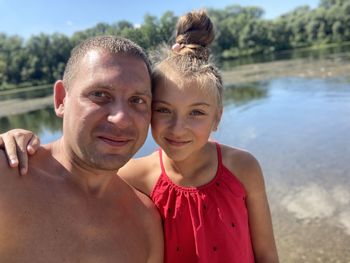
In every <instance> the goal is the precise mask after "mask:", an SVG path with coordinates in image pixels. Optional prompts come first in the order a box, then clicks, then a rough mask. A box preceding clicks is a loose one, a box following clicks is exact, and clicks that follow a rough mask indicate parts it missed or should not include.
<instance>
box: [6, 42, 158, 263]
mask: <svg viewBox="0 0 350 263" xmlns="http://www.w3.org/2000/svg"><path fill="white" fill-rule="evenodd" d="M54 103H55V112H56V115H57V116H58V117H62V118H63V136H62V137H61V138H60V139H59V140H57V141H55V142H53V143H50V144H47V145H44V146H43V147H41V148H40V149H39V150H38V151H37V154H35V155H34V156H33V157H32V158H30V161H29V162H30V165H29V170H28V174H29V176H19V172H18V171H17V169H11V168H9V167H7V166H6V165H1V168H0V173H1V174H2V175H5V174H7V175H10V176H0V262H4V263H5V262H6V263H10V262H11V263H12V262H18V263H19V262H20V263H22V262H26V263H27V262H28V263H31V262H35V263H41V262H43V263H48V262H50V263H51V262H52V263H54V262H57V263H63V262H69V263H75V262H84V263H90V262H91V263H99V262H101V263H108V262H132V263H137V262H142V263H144V262H152V263H153V262H162V259H163V236H162V235H163V234H162V227H161V222H160V218H159V215H158V213H157V211H156V209H155V208H154V205H153V203H152V202H151V201H150V200H149V199H148V198H147V197H146V196H144V195H143V194H141V193H139V192H137V191H136V190H134V189H133V188H132V187H131V186H129V185H128V184H127V183H126V182H125V181H123V180H122V179H121V178H120V177H118V176H117V175H116V171H117V170H118V169H119V168H120V167H122V166H123V165H124V164H125V163H126V162H127V161H128V160H129V159H130V158H131V157H132V156H133V155H134V154H135V153H136V151H137V150H138V149H139V148H140V147H141V146H142V144H143V143H144V141H145V139H146V136H147V131H148V126H149V122H150V118H151V79H150V65H149V62H148V59H147V57H146V55H145V54H144V53H143V51H142V50H141V49H140V48H139V47H138V46H137V45H135V44H134V43H133V42H131V41H128V40H125V39H121V38H116V37H96V38H92V39H88V40H87V41H85V42H83V43H82V44H81V45H79V46H78V47H77V48H75V49H74V50H73V52H72V56H71V57H70V59H69V61H68V64H67V67H66V70H65V73H64V77H63V81H62V80H59V81H57V82H56V83H55V85H54ZM5 159H6V157H5V154H4V153H3V151H0V163H3V164H4V163H5ZM11 175H12V176H11Z"/></svg>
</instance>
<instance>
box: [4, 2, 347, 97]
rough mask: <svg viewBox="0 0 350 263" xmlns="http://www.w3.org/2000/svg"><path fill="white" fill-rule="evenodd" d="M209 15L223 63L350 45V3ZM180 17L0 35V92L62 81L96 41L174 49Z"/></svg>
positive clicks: (240, 9) (236, 9)
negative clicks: (73, 60)
mask: <svg viewBox="0 0 350 263" xmlns="http://www.w3.org/2000/svg"><path fill="white" fill-rule="evenodd" d="M208 13H209V15H210V17H211V18H212V19H213V22H214V25H215V27H216V39H215V41H214V43H213V45H212V51H213V53H214V55H215V56H216V57H218V58H220V59H232V58H237V57H240V56H248V55H252V54H259V53H260V54H261V53H271V52H276V51H281V50H290V49H296V48H301V47H310V46H315V45H325V44H330V43H343V42H346V41H350V1H349V0H320V4H319V6H318V7H317V8H315V9H311V8H310V7H309V6H301V7H298V8H296V9H294V10H292V11H290V12H288V13H286V14H283V15H281V16H280V17H278V18H276V19H273V20H268V19H264V18H263V15H264V10H263V9H262V8H260V7H243V6H239V5H230V6H227V7H226V8H224V9H213V8H209V9H208ZM177 18H178V17H177V16H175V15H174V13H173V12H171V11H168V12H165V13H164V14H163V15H162V16H161V17H160V18H157V17H155V16H152V15H148V14H147V15H145V17H144V22H143V24H141V25H140V26H135V25H133V24H132V23H130V22H128V21H126V20H122V21H118V22H116V23H113V24H106V23H99V24H97V25H96V26H94V27H93V28H89V29H87V30H84V31H79V32H76V33H74V34H73V35H72V36H70V37H68V36H66V35H64V34H58V33H55V34H50V35H49V34H43V33H41V34H39V35H34V36H31V37H30V38H29V39H28V40H24V39H23V38H21V37H20V36H17V35H14V36H9V35H6V34H4V33H0V90H4V89H10V88H18V87H25V86H32V85H41V84H47V83H52V82H53V81H54V80H56V79H59V78H61V77H62V74H63V70H64V66H65V63H66V61H67V58H68V57H69V54H70V51H71V49H72V48H73V47H74V46H75V45H76V44H78V43H79V42H81V41H83V40H84V39H86V38H88V37H91V36H96V35H104V34H111V35H118V36H122V37H126V38H129V39H131V40H133V41H135V42H136V43H138V44H139V45H140V46H142V47H143V48H144V49H146V50H147V51H151V50H153V49H155V48H157V46H158V45H159V44H161V43H163V42H166V43H168V44H172V43H173V41H174V28H175V24H176V21H177Z"/></svg>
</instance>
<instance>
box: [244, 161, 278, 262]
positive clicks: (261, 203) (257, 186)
mask: <svg viewBox="0 0 350 263" xmlns="http://www.w3.org/2000/svg"><path fill="white" fill-rule="evenodd" d="M246 161H247V165H246V167H247V168H246V171H245V172H246V175H245V177H246V180H245V181H244V185H245V188H246V191H247V199H246V202H247V208H248V216H249V227H250V233H251V238H252V243H253V249H254V256H255V261H256V262H257V263H260V262H270V263H273V262H279V261H278V254H277V249H276V244H275V239H274V235H273V227H272V219H271V214H270V208H269V203H268V199H267V195H266V190H265V182H264V178H263V175H262V171H261V168H260V165H259V163H258V161H257V160H256V159H255V158H254V157H253V156H250V157H247V160H246Z"/></svg>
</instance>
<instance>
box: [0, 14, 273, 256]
mask: <svg viewBox="0 0 350 263" xmlns="http://www.w3.org/2000/svg"><path fill="white" fill-rule="evenodd" d="M213 39H214V31H213V25H212V22H211V21H210V19H209V17H208V16H207V14H206V12H204V11H194V12H191V13H188V14H186V15H184V16H182V17H180V19H179V21H178V24H177V36H176V43H175V45H173V47H172V49H170V50H163V52H161V54H162V55H163V58H162V59H160V60H158V61H160V62H159V63H157V64H156V65H155V69H154V90H153V105H152V122H151V126H152V135H153V138H154V140H155V141H156V142H157V143H158V145H159V146H160V149H159V150H158V151H156V152H154V153H153V154H151V155H149V156H146V157H143V158H139V159H134V160H131V161H129V162H128V163H127V164H126V165H125V166H124V167H123V168H122V169H121V170H119V171H118V174H119V176H121V177H122V178H124V179H125V180H126V181H127V182H129V183H130V184H131V185H133V186H134V187H135V188H137V189H138V190H140V191H141V192H143V193H145V194H146V195H148V196H149V197H150V198H151V199H152V200H153V202H154V203H155V204H156V206H157V207H158V210H159V213H160V214H161V216H162V219H163V223H164V234H165V262H191V263H192V262H210V263H212V262H240V263H242V262H254V261H255V262H278V256H277V251H276V246H275V241H274V237H273V231H272V223H271V216H270V212H269V206H268V201H267V197H266V192H265V186H264V180H263V176H262V172H261V169H260V166H259V164H258V162H257V160H256V159H255V158H254V157H253V156H252V155H251V154H250V153H248V152H246V151H243V150H240V149H236V148H232V147H229V146H225V145H221V144H219V143H216V142H212V141H210V140H209V136H210V134H211V132H212V131H215V130H216V129H217V127H218V124H219V121H220V118H221V115H222V110H223V105H222V90H223V84H222V80H221V76H220V74H219V72H218V70H217V69H216V67H215V66H214V65H212V64H211V63H210V62H209V61H208V57H209V50H208V45H209V44H210V43H211V42H212V41H213ZM19 133H21V132H19ZM11 134H12V135H11ZM15 135H16V132H12V133H8V135H7V136H8V137H7V138H6V141H9V140H14V139H15V138H16V137H17V144H18V145H19V147H20V148H25V147H26V146H25V145H27V142H28V141H29V140H30V142H29V146H28V149H29V150H30V153H31V154H32V153H33V152H34V151H35V150H36V148H37V147H38V144H39V143H38V140H37V138H36V137H32V134H31V133H24V135H25V136H24V137H23V136H15ZM20 138H24V139H20ZM3 139H4V136H3ZM20 140H22V141H21V142H20ZM0 141H1V139H0ZM4 141H5V139H4ZM20 158H26V157H20ZM14 165H16V162H15V163H14Z"/></svg>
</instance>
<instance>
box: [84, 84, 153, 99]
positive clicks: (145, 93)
mask: <svg viewBox="0 0 350 263" xmlns="http://www.w3.org/2000/svg"><path fill="white" fill-rule="evenodd" d="M95 88H98V89H104V90H109V91H115V90H116V88H114V87H113V85H108V84H102V85H99V84H95V85H91V86H90V87H88V89H95ZM134 94H135V95H138V96H148V97H152V92H151V91H150V90H148V89H143V88H140V89H138V90H135V92H134Z"/></svg>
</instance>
